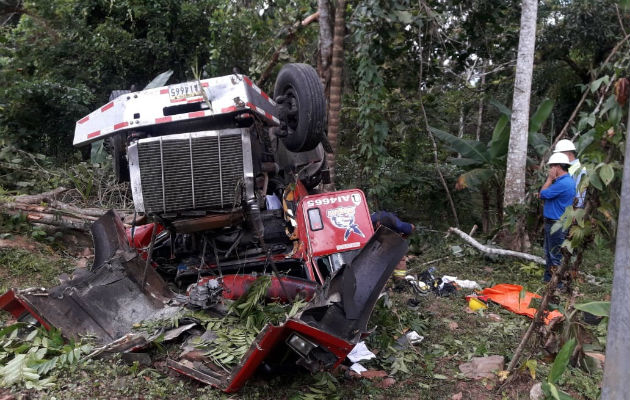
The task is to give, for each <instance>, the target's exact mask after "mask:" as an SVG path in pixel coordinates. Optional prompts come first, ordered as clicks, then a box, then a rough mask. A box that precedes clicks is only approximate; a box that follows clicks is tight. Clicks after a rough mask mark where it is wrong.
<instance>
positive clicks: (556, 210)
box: [540, 174, 575, 219]
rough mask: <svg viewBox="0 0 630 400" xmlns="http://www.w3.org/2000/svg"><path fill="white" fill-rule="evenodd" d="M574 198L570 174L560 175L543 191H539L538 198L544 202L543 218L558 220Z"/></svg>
mask: <svg viewBox="0 0 630 400" xmlns="http://www.w3.org/2000/svg"><path fill="white" fill-rule="evenodd" d="M574 197H575V181H574V180H573V177H571V175H570V174H565V175H562V176H560V177H558V178H556V180H555V181H554V182H553V183H552V184H551V185H550V186H549V187H548V188H547V189H545V190H541V191H540V198H541V199H543V200H545V205H544V207H543V216H544V217H545V218H549V219H560V217H561V216H562V214H564V210H565V209H566V208H567V207H568V206H570V205H572V204H573V198H574Z"/></svg>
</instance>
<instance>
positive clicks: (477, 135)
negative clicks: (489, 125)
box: [475, 63, 486, 141]
mask: <svg viewBox="0 0 630 400" xmlns="http://www.w3.org/2000/svg"><path fill="white" fill-rule="evenodd" d="M484 72H485V68H484V64H483V63H482V64H481V84H480V86H479V88H480V89H481V96H480V97H479V110H478V111H477V130H476V131H475V140H476V141H480V140H481V125H482V124H483V103H484V95H483V90H484V88H485V87H486V74H485V73H484Z"/></svg>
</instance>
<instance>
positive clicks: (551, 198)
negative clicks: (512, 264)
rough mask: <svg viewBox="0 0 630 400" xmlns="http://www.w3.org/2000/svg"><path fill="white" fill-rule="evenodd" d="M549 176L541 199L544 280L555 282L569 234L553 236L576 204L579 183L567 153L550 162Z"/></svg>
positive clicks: (560, 231) (555, 157) (556, 155)
mask: <svg viewBox="0 0 630 400" xmlns="http://www.w3.org/2000/svg"><path fill="white" fill-rule="evenodd" d="M547 165H549V175H547V180H546V181H545V184H544V185H543V186H542V188H541V189H540V198H541V199H543V200H544V201H545V205H544V206H543V217H544V220H545V260H546V261H547V262H546V266H545V275H544V277H543V280H544V281H545V282H549V281H550V280H551V274H552V270H553V269H555V268H557V267H559V266H560V264H561V263H562V252H561V251H560V249H561V247H562V242H564V237H565V236H566V233H567V232H566V231H565V230H564V229H562V228H560V229H557V230H555V231H554V232H552V227H553V225H554V224H555V223H556V222H558V220H559V219H560V217H561V216H562V214H564V210H565V209H566V208H567V207H568V206H570V205H571V204H573V199H574V198H575V181H574V180H573V177H572V176H571V175H570V174H569V166H570V165H571V162H570V161H569V157H567V155H566V154H563V153H553V154H552V155H551V157H549V161H547Z"/></svg>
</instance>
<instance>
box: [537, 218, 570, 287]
mask: <svg viewBox="0 0 630 400" xmlns="http://www.w3.org/2000/svg"><path fill="white" fill-rule="evenodd" d="M554 223H555V221H553V220H548V219H546V218H545V260H546V264H545V275H544V277H543V280H544V281H545V282H549V281H550V280H551V267H558V266H560V264H562V252H561V251H560V249H561V248H562V242H564V238H565V236H566V234H567V232H566V231H565V230H563V229H562V228H560V229H558V230H557V231H555V232H553V233H552V232H551V228H552V227H553V224H554Z"/></svg>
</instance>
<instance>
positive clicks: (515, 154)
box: [503, 0, 538, 207]
mask: <svg viewBox="0 0 630 400" xmlns="http://www.w3.org/2000/svg"><path fill="white" fill-rule="evenodd" d="M537 8H538V1H537V0H523V1H522V11H521V30H520V36H519V42H518V58H517V60H516V76H515V80H514V95H513V100H512V121H511V130H510V144H509V149H508V157H507V168H506V172H505V191H504V197H503V204H504V206H505V207H507V206H512V205H516V204H522V203H523V202H524V200H525V170H526V162H527V134H528V131H529V100H530V92H531V87H532V71H533V68H534V46H535V44H536V13H537Z"/></svg>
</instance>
